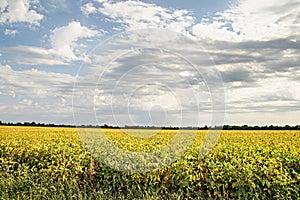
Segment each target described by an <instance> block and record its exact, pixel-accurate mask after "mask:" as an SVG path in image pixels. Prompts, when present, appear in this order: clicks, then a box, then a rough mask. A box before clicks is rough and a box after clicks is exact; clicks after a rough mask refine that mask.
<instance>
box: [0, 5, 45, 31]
mask: <svg viewBox="0 0 300 200" xmlns="http://www.w3.org/2000/svg"><path fill="white" fill-rule="evenodd" d="M35 3H37V1H33V0H1V1H0V23H15V22H26V23H29V24H33V25H39V23H40V21H41V20H42V19H43V17H44V16H43V15H42V14H40V13H38V12H36V11H35V10H33V9H32V8H31V6H32V4H35Z"/></svg>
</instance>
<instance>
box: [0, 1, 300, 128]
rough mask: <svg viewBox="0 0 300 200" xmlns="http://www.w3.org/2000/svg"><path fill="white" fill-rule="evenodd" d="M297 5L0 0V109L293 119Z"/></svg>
mask: <svg viewBox="0 0 300 200" xmlns="http://www.w3.org/2000/svg"><path fill="white" fill-rule="evenodd" d="M299 9H300V1H299V0H287V1H284V2H282V1H279V0H237V1H234V0H232V1H225V0H212V1H202V0H201V1H196V0H192V1H174V0H161V1H155V0H147V1H125V0H124V1H114V0H92V1H68V0H62V1H57V0H48V1H46V0H0V99H1V101H0V120H2V121H14V122H17V121H36V122H45V123H59V124H60V123H67V124H73V123H74V119H73V112H74V113H75V114H74V116H75V118H77V119H76V121H78V123H100V124H103V123H109V124H119V125H124V124H140V125H167V126H168V125H184V126H186V125H204V124H210V123H212V122H211V120H212V118H213V116H221V117H220V119H221V118H223V117H224V123H225V124H250V125H256V124H257V125H265V124H279V125H284V124H292V125H293V124H299V121H298V117H299V114H300V111H299V108H300V107H299V100H300V95H299V88H300V79H299V77H300V76H299V75H300V65H299V63H300V62H299V61H300V56H299V55H300V41H299V40H300V34H299V31H298V30H299V28H300V17H299ZM143 30H151V31H148V32H147V31H146V32H145V31H143ZM154 30H156V31H154ZM160 30H161V31H162V32H160ZM150 33H151V34H150ZM149 34H150V35H149ZM122 37H125V38H128V39H127V40H123V38H122ZM182 37H183V38H182ZM168 41H172V42H171V43H170V42H168ZM183 41H185V42H183ZM149 47H151V48H152V50H151V51H149V50H148V51H141V50H139V49H145V48H146V49H147V48H149ZM151 48H150V49H151ZM132 49H134V50H132ZM157 49H163V50H161V51H157ZM126 52H127V53H126ZM128 52H130V53H129V54H128ZM172 52H173V53H174V52H176V53H177V54H173V53H172ZM174 55H177V56H175V57H174ZM205 55H206V56H205ZM114 56H115V57H114ZM166 58H168V59H167V60H166ZM183 58H184V59H183ZM208 58H209V59H208ZM185 59H186V60H189V61H190V62H191V63H190V64H193V65H194V66H196V67H195V68H191V66H189V65H188V64H187V63H186V62H185ZM210 61H211V62H210ZM207 63H210V64H207ZM109 64H110V65H109ZM107 65H109V67H108V68H106V67H107ZM209 72H210V73H212V72H213V73H215V74H217V76H216V77H217V78H215V79H214V78H211V79H210V80H207V79H208V78H209V77H210V76H208V75H207V74H208V73H209ZM101 74H102V75H103V76H101ZM165 74H168V76H165ZM124 77H127V79H124ZM212 80H214V81H215V82H218V83H219V84H220V85H218V86H216V85H214V84H213V83H212V82H213V81H212ZM75 81H76V83H77V85H76V84H75V88H74V82H75ZM81 85H82V86H84V87H83V88H81V89H79V88H78V86H81ZM221 85H222V90H219V87H221ZM76 86H77V88H76ZM212 87H214V88H212ZM214 90H215V91H218V92H220V91H224V93H223V92H221V93H220V95H219V96H220V97H222V96H224V99H223V100H222V102H220V101H221V100H220V99H218V97H216V96H215V95H214V94H212V93H213V92H214ZM74 91H75V92H74ZM72 99H73V103H72ZM221 99H222V98H221ZM74 103H75V104H74ZM214 103H220V104H222V105H223V104H224V105H225V107H226V110H225V111H224V110H222V109H220V110H219V108H213V104H214ZM220 113H221V114H220ZM220 121H221V120H220Z"/></svg>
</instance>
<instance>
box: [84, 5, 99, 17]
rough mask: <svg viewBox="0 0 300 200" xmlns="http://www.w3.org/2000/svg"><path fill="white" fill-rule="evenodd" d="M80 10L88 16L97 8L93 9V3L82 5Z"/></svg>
mask: <svg viewBox="0 0 300 200" xmlns="http://www.w3.org/2000/svg"><path fill="white" fill-rule="evenodd" d="M80 10H81V12H82V13H83V14H84V15H85V16H89V15H90V14H93V13H96V12H97V8H96V7H94V5H93V3H87V4H84V5H83V6H82V7H81V8H80Z"/></svg>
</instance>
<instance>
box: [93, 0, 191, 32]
mask: <svg viewBox="0 0 300 200" xmlns="http://www.w3.org/2000/svg"><path fill="white" fill-rule="evenodd" d="M98 11H99V12H100V13H102V14H104V15H106V16H107V17H108V18H109V19H111V21H112V22H117V23H120V24H121V25H122V26H123V28H125V29H126V30H133V29H141V28H163V29H169V30H172V31H177V32H182V33H186V32H187V28H188V27H190V26H191V25H192V24H193V23H194V18H193V17H192V16H191V14H190V13H189V11H187V10H183V9H182V10H173V9H167V8H163V7H160V6H157V5H155V4H149V3H143V2H140V1H121V2H117V3H109V2H104V3H103V4H102V7H100V8H99V9H98Z"/></svg>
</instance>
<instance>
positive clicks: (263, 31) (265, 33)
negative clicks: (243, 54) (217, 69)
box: [192, 0, 300, 42]
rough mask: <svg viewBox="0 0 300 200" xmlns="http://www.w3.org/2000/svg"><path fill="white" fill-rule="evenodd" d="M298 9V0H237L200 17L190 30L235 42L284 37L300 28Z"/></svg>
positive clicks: (211, 37) (204, 36) (210, 37)
mask: <svg viewBox="0 0 300 200" xmlns="http://www.w3.org/2000/svg"><path fill="white" fill-rule="evenodd" d="M299 9H300V1H299V0H289V1H279V0H262V1H261V0H240V1H238V2H237V4H236V5H233V6H232V7H231V8H230V9H228V10H225V11H224V12H219V13H217V14H216V15H215V16H214V17H212V18H203V19H202V20H201V22H200V23H197V24H195V25H194V26H193V28H192V32H193V34H194V35H196V36H197V37H200V38H209V39H211V40H226V41H235V42H237V41H244V40H262V41H267V40H270V39H278V38H286V37H290V36H293V35H294V34H297V30H299V28H300V16H299V12H298V11H299Z"/></svg>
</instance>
